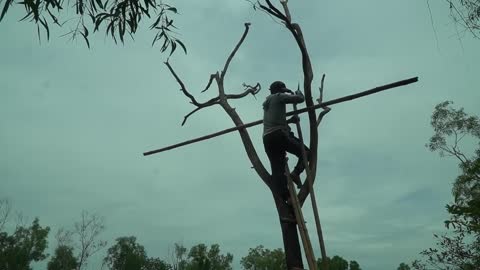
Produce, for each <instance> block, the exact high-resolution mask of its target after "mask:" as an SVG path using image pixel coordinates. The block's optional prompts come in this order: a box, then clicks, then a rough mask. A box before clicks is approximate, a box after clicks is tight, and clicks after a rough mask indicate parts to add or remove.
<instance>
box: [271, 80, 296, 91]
mask: <svg viewBox="0 0 480 270" xmlns="http://www.w3.org/2000/svg"><path fill="white" fill-rule="evenodd" d="M270 92H271V93H272V94H276V93H285V92H292V91H291V90H290V89H288V88H287V87H286V86H285V84H284V83H283V82H281V81H275V82H273V83H272V84H271V85H270Z"/></svg>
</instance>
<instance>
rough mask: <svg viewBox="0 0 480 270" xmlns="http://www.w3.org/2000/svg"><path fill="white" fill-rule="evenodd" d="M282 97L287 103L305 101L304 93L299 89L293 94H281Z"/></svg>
mask: <svg viewBox="0 0 480 270" xmlns="http://www.w3.org/2000/svg"><path fill="white" fill-rule="evenodd" d="M280 99H281V101H282V102H283V103H285V104H290V103H302V102H304V101H305V97H304V96H303V93H302V92H300V91H299V90H297V91H295V94H293V95H290V94H280Z"/></svg>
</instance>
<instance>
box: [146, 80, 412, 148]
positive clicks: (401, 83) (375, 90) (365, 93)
mask: <svg viewBox="0 0 480 270" xmlns="http://www.w3.org/2000/svg"><path fill="white" fill-rule="evenodd" d="M417 81H418V77H413V78H410V79H406V80H402V81H398V82H394V83H390V84H385V85H382V86H377V87H375V88H372V89H370V90H366V91H363V92H359V93H356V94H352V95H348V96H344V97H341V98H336V99H332V100H329V101H326V102H322V103H320V104H317V105H314V106H310V107H305V108H302V109H299V110H296V111H291V112H288V113H287V116H290V115H293V114H300V113H304V112H307V111H309V110H316V109H320V108H322V107H325V106H330V105H334V104H338V103H341V102H345V101H349V100H352V99H357V98H360V97H364V96H368V95H371V94H375V93H378V92H381V91H385V90H387V89H392V88H396V87H399V86H404V85H407V84H411V83H415V82H417ZM262 123H263V120H257V121H255V122H251V123H247V124H244V125H241V126H237V127H232V128H227V129H224V130H222V131H218V132H215V133H212V134H209V135H205V136H202V137H198V138H195V139H192V140H188V141H184V142H181V143H177V144H174V145H170V146H167V147H164V148H160V149H156V150H152V151H148V152H145V153H143V155H144V156H149V155H153V154H156V153H160V152H164V151H168V150H171V149H175V148H178V147H181V146H185V145H188V144H192V143H196V142H200V141H204V140H208V139H211V138H214V137H218V136H221V135H224V134H227V133H230V132H234V131H237V130H241V129H244V128H249V127H253V126H256V125H260V124H262Z"/></svg>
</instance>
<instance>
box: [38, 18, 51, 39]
mask: <svg viewBox="0 0 480 270" xmlns="http://www.w3.org/2000/svg"><path fill="white" fill-rule="evenodd" d="M40 23H41V24H42V25H43V27H44V28H45V30H46V31H47V40H50V30H49V29H48V23H47V20H45V17H43V21H42V20H40Z"/></svg>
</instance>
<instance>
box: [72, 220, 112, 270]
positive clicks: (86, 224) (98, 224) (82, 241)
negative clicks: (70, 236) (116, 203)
mask: <svg viewBox="0 0 480 270" xmlns="http://www.w3.org/2000/svg"><path fill="white" fill-rule="evenodd" d="M104 228H105V226H104V225H103V218H101V217H99V216H97V215H95V214H89V213H88V212H86V211H82V215H81V220H80V221H79V222H76V223H75V226H74V231H73V233H74V234H76V235H77V236H78V238H79V244H78V248H79V254H78V258H77V260H78V266H77V270H81V269H84V268H85V267H86V265H87V261H88V258H90V256H92V255H93V254H95V253H97V252H98V251H100V250H101V249H102V248H104V247H105V246H106V245H107V242H106V241H101V240H97V238H98V236H99V235H100V233H101V232H102V231H103V230H104Z"/></svg>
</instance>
